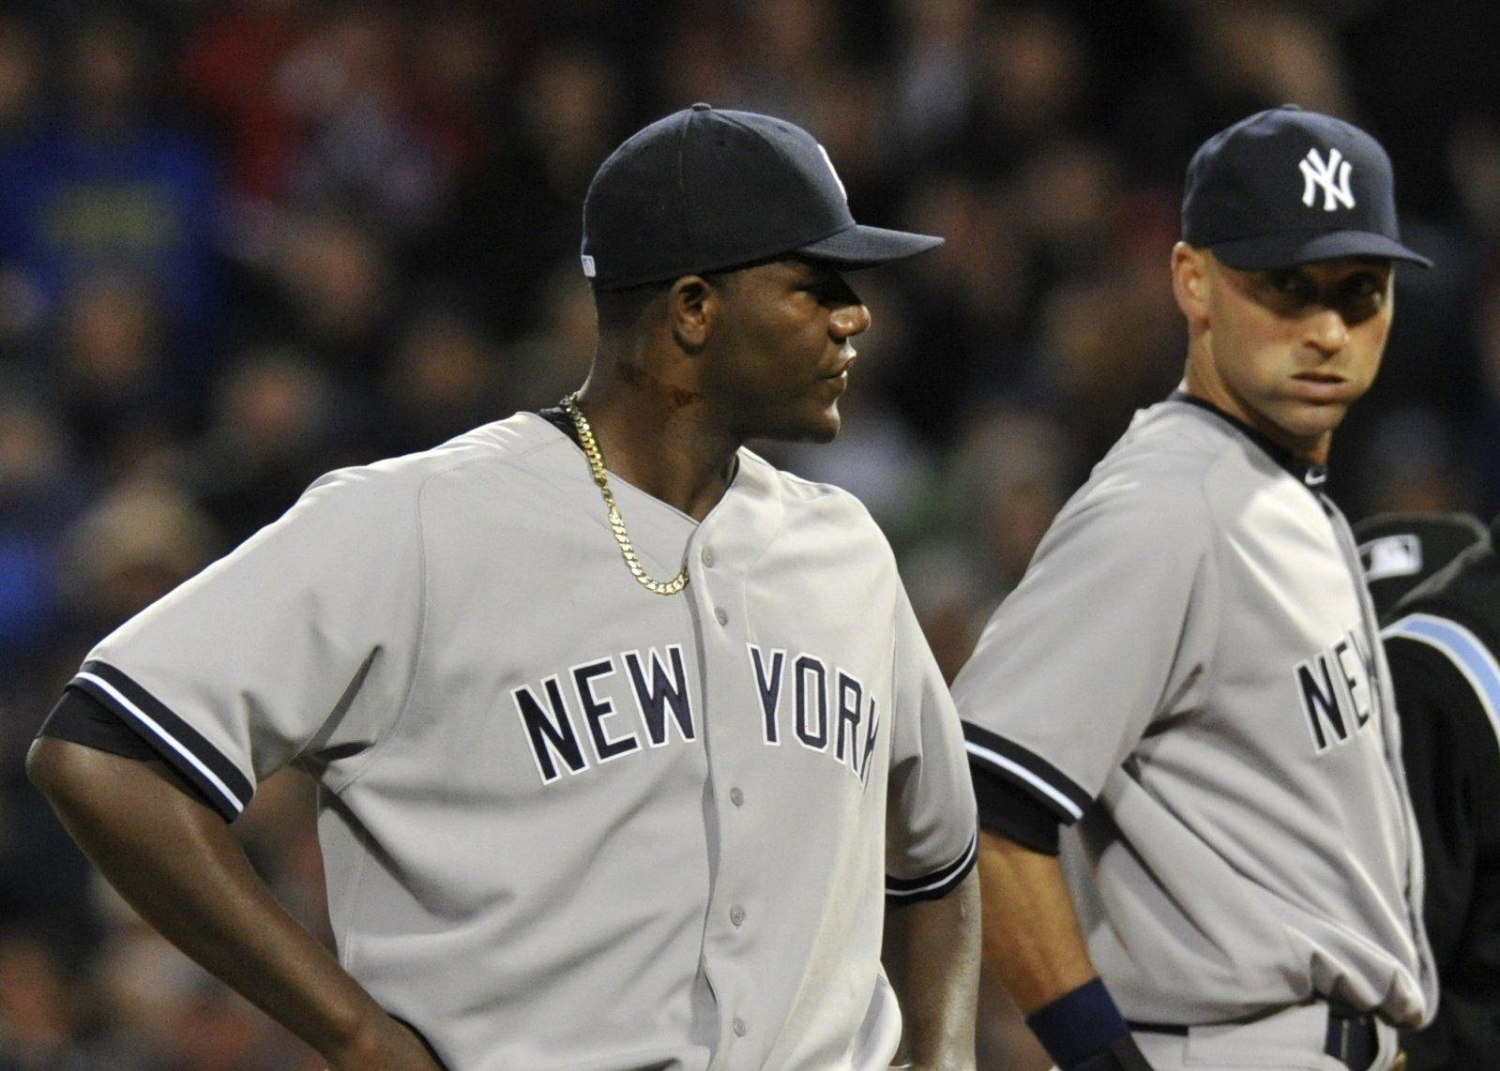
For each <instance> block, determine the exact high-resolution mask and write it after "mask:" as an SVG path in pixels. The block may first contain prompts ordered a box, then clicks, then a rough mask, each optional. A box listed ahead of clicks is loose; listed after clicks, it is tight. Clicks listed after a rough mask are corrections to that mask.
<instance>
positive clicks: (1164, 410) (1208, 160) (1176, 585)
mask: <svg viewBox="0 0 1500 1071" xmlns="http://www.w3.org/2000/svg"><path fill="white" fill-rule="evenodd" d="M1182 213H1183V241H1181V242H1179V243H1178V244H1177V246H1176V247H1175V248H1174V249H1173V251H1172V259H1171V274H1172V284H1173V290H1174V293H1175V296H1176V300H1177V304H1178V306H1179V308H1180V309H1181V311H1182V313H1183V315H1184V317H1185V318H1186V321H1187V328H1188V349H1187V359H1186V366H1185V377H1184V381H1183V384H1182V386H1181V388H1180V389H1179V390H1178V391H1177V392H1176V393H1175V394H1173V395H1172V396H1171V397H1170V398H1169V399H1167V400H1165V401H1163V402H1161V403H1159V404H1157V405H1155V406H1153V407H1151V408H1149V409H1147V410H1144V411H1142V412H1140V413H1138V414H1137V416H1136V418H1135V420H1134V421H1133V422H1132V424H1131V426H1130V428H1129V430H1128V431H1127V432H1126V434H1125V435H1124V436H1123V437H1122V438H1121V439H1120V441H1119V442H1118V443H1116V445H1115V446H1114V447H1113V449H1112V450H1111V451H1110V453H1109V454H1108V455H1107V456H1106V457H1105V458H1104V460H1103V461H1102V462H1100V464H1099V465H1098V466H1097V467H1096V468H1095V470H1094V472H1093V473H1092V475H1091V476H1090V478H1089V480H1088V481H1087V483H1086V484H1085V485H1084V486H1083V487H1082V488H1081V489H1080V490H1079V491H1078V493H1077V494H1076V495H1075V496H1074V497H1073V498H1072V499H1071V500H1070V501H1069V502H1068V503H1067V505H1066V506H1065V507H1064V508H1063V509H1062V510H1061V511H1060V513H1059V514H1058V516H1057V518H1056V520H1055V521H1054V523H1053V525H1052V527H1051V529H1050V530H1049V532H1048V534H1047V535H1046V537H1045V539H1044V540H1043V542H1042V544H1041V545H1040V547H1039V548H1038V550H1037V553H1036V555H1035V558H1034V560H1033V562H1032V564H1031V566H1030V568H1029V570H1028V572H1027V574H1026V576H1025V578H1024V579H1023V581H1022V582H1021V584H1020V585H1019V586H1018V587H1017V589H1016V590H1015V591H1014V592H1013V593H1012V594H1011V595H1010V596H1009V597H1008V598H1007V599H1006V600H1005V602H1004V603H1003V604H1002V605H1001V606H1000V607H999V609H998V610H997V611H996V613H995V615H994V617H993V618H992V619H991V621H990V622H989V624H988V626H987V627H986V629H985V631H984V633H983V634H982V636H981V639H980V641H979V643H978V646H977V649H976V650H975V652H974V654H973V656H972V659H971V660H970V662H969V663H968V664H967V665H966V666H965V668H964V669H963V670H962V671H961V672H960V674H959V676H958V678H957V680H956V682H955V686H954V687H955V692H954V694H955V698H956V700H957V702H958V706H959V711H960V714H961V716H962V717H963V719H964V721H965V731H966V736H967V741H968V747H969V753H970V757H971V761H972V765H973V769H974V771H975V774H976V777H975V779H976V782H978V784H977V786H976V788H977V790H978V796H979V800H980V810H981V822H982V824H983V825H984V827H985V833H984V835H983V837H982V844H981V856H980V870H981V881H982V883H983V889H984V904H985V907H984V911H985V917H984V946H985V950H984V958H985V961H986V963H987V965H988V966H990V967H991V968H992V969H993V970H994V971H995V973H996V975H997V976H998V977H999V978H1001V979H1002V980H1003V981H1004V982H1005V984H1006V985H1007V986H1008V988H1009V989H1010V991H1011V993H1012V995H1013V996H1014V997H1015V999H1016V1002H1017V1004H1018V1005H1019V1006H1020V1007H1021V1009H1022V1010H1023V1011H1024V1012H1025V1013H1026V1014H1027V1016H1028V1022H1029V1024H1030V1025H1031V1027H1032V1029H1033V1031H1034V1032H1035V1033H1036V1034H1037V1036H1038V1037H1039V1038H1040V1039H1041V1041H1042V1043H1043V1044H1044V1046H1045V1047H1046V1048H1047V1050H1048V1051H1049V1052H1050V1053H1051V1055H1052V1057H1053V1058H1054V1059H1055V1060H1056V1062H1057V1064H1058V1065H1059V1066H1060V1067H1062V1068H1064V1069H1067V1071H1083V1069H1087V1071H1108V1069H1120V1068H1128V1069H1135V1068H1142V1067H1151V1068H1157V1069H1159V1071H1160V1069H1177V1068H1188V1067H1194V1068H1197V1067H1231V1066H1232V1067H1236V1068H1308V1069H1311V1068H1353V1069H1355V1071H1366V1069H1368V1068H1375V1069H1380V1071H1383V1069H1385V1068H1389V1067H1391V1066H1392V1064H1393V1062H1394V1061H1395V1059H1396V1028H1397V1027H1398V1026H1415V1025H1417V1024H1419V1023H1421V1022H1423V1021H1424V1020H1425V1019H1426V1018H1427V1016H1428V1015H1429V1014H1430V1009H1431V1007H1432V1004H1433V1000H1434V997H1435V988H1436V987H1435V979H1434V975H1433V970H1432V964H1431V956H1430V953H1429V952H1428V949H1427V942H1426V938H1425V936H1424V933H1423V928H1422V924H1421V919H1420V910H1419V903H1418V897H1419V896H1420V892H1421V881H1422V871H1421V860H1420V852H1419V849H1418V846H1417V843H1416V833H1415V828H1414V825H1413V817H1412V812H1411V805H1410V802H1409V800H1408V798H1407V790H1406V787H1405V783H1404V780H1403V777H1402V773H1401V769H1400V764H1399V761H1398V757H1399V753H1400V741H1399V736H1398V726H1397V722H1396V719H1395V718H1394V717H1393V716H1392V712H1391V709H1390V685H1389V681H1388V678H1387V675H1386V667H1385V663H1384V660H1383V658H1382V656H1381V649H1380V643H1379V639H1378V635H1377V630H1376V623H1375V619H1374V614H1373V611H1372V608H1371V605H1370V602H1369V597H1368V593H1367V592H1366V590H1365V588H1364V584H1363V582H1362V579H1361V576H1360V566H1359V558H1358V554H1357V552H1356V549H1355V544H1354V541H1353V539H1352V537H1351V535H1350V532H1349V528H1348V525H1347V524H1346V523H1345V521H1344V518H1343V517H1342V515H1341V514H1340V513H1339V511H1338V510H1337V509H1336V508H1335V507H1334V505H1333V504H1332V503H1331V502H1330V501H1329V500H1328V498H1327V497H1326V496H1325V495H1324V494H1323V492H1322V486H1323V483H1324V479H1325V475H1326V470H1325V463H1326V461H1327V458H1328V452H1329V444H1330V440H1331V437H1332V433H1333V430H1334V428H1335V427H1336V426H1337V425H1338V424H1339V422H1340V421H1341V420H1342V419H1343V416H1344V413H1345V412H1346V410H1347V409H1348V408H1349V406H1350V405H1351V404H1352V403H1353V402H1354V401H1355V400H1356V399H1358V398H1359V396H1360V395H1361V394H1363V393H1364V391H1365V390H1366V389H1367V388H1368V387H1369V386H1370V383H1371V381H1372V380H1373V378H1374V376H1375V373H1376V369H1377V367H1378V366H1379V363H1380V359H1381V353H1382V350H1383V349H1384V348H1385V343H1386V338H1387V334H1388V332H1389V329H1390V324H1391V314H1392V308H1391V294H1392V284H1393V278H1392V273H1393V263H1394V262H1395V261H1412V262H1416V263H1420V264H1426V263H1427V262H1426V261H1425V260H1423V258H1421V257H1420V256H1418V255H1417V254H1415V253H1413V252H1412V251H1411V250H1409V249H1407V248H1406V247H1405V246H1404V245H1402V244H1401V243H1400V240H1399V237H1398V232H1397V225H1396V214H1395V207H1394V195H1393V189H1392V180H1391V170H1390V162H1389V160H1388V158H1387V157H1386V154H1385V152H1384V150H1383V149H1382V148H1381V147H1380V146H1379V144H1378V143H1377V142H1376V141H1375V140H1374V139H1373V138H1371V137H1370V136H1369V135H1367V134H1365V133H1364V132H1362V131H1360V130H1358V129H1356V128H1355V127H1353V126H1351V125H1349V124H1348V123H1345V122H1342V121H1340V120H1338V119H1335V118H1331V117H1329V116H1325V115H1320V114H1317V113H1314V112H1310V111H1304V110H1301V109H1298V108H1295V107H1291V106H1288V107H1284V108H1278V109H1275V110H1271V111H1265V112H1261V113H1258V114H1256V115H1253V116H1250V117H1248V118H1246V119H1244V120H1242V121H1240V122H1238V123H1236V124H1234V125H1233V126H1230V127H1229V128H1228V129H1226V130H1224V131H1222V132H1221V133H1219V134H1217V135H1216V136H1214V137H1212V138H1210V139H1209V140H1208V141H1207V142H1205V143H1204V144H1203V146H1201V147H1200V148H1199V150H1198V152H1197V153H1196V155H1195V156H1194V157H1193V160H1192V162H1191V163H1190V165H1189V167H1188V171H1187V186H1186V191H1185V197H1184V201H1183V209H1182ZM1062 826H1068V827H1072V828H1071V829H1070V830H1069V831H1068V835H1067V836H1066V837H1065V838H1062V837H1060V828H1061V827H1062ZM1060 841H1061V843H1062V849H1063V850H1062V852H1061V856H1060V855H1059V844H1060Z"/></svg>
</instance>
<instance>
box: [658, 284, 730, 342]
mask: <svg viewBox="0 0 1500 1071" xmlns="http://www.w3.org/2000/svg"><path fill="white" fill-rule="evenodd" d="M722 301H723V295H722V293H721V292H720V290H719V288H718V287H716V286H714V284H713V283H711V282H709V281H708V280H707V279H705V278H703V276H701V275H684V276H682V278H680V279H678V280H677V281H676V282H675V283H673V284H672V288H671V290H669V291H668V292H667V316H668V317H669V319H670V320H671V327H672V337H673V338H675V339H676V340H677V344H678V345H679V346H681V347H682V348H683V349H684V350H686V351H687V352H689V353H697V352H698V351H699V350H701V349H702V348H703V346H704V344H705V343H706V342H707V341H708V336H709V333H710V332H711V331H712V329H713V322H714V319H715V317H716V316H717V315H718V313H719V306H720V304H721V303H722Z"/></svg>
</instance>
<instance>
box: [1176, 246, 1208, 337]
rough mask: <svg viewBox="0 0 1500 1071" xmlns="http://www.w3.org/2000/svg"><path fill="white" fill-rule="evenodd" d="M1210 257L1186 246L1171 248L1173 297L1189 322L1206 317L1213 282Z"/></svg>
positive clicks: (1204, 252) (1202, 251)
mask: <svg viewBox="0 0 1500 1071" xmlns="http://www.w3.org/2000/svg"><path fill="white" fill-rule="evenodd" d="M1208 257H1209V254H1208V253H1207V252H1206V251H1205V250H1202V249H1194V248H1193V247H1192V246H1190V245H1188V244H1187V243H1186V242H1178V243H1177V244H1176V245H1174V246H1173V247H1172V296H1173V297H1175V298H1176V299H1177V307H1178V308H1179V309H1181V310H1182V314H1183V315H1184V316H1186V317H1187V318H1188V320H1189V322H1195V321H1200V320H1203V319H1205V318H1207V316H1208V297H1209V291H1210V288H1211V287H1212V285H1213V283H1212V280H1210V279H1209V277H1208V271H1209V262H1208Z"/></svg>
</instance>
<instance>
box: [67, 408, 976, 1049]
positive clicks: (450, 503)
mask: <svg viewBox="0 0 1500 1071" xmlns="http://www.w3.org/2000/svg"><path fill="white" fill-rule="evenodd" d="M613 486H614V488H615V493H616V495H617V498H618V500H619V502H620V506H621V509H622V510H623V512H624V514H625V516H626V517H627V518H628V520H629V523H630V531H631V535H632V538H633V539H634V541H635V543H636V547H637V549H638V551H639V553H640V555H641V558H642V561H643V563H644V564H645V565H646V567H647V569H648V570H654V571H655V572H656V573H657V574H659V575H670V574H671V573H673V572H674V571H675V570H676V569H677V568H678V566H679V564H680V563H681V562H682V561H683V555H684V548H686V551H687V553H688V554H689V555H690V558H689V560H690V570H691V582H690V584H689V586H688V588H687V590H686V592H684V593H683V594H682V595H680V596H673V597H670V598H663V597H660V596H657V595H653V594H651V593H649V592H647V591H645V590H644V589H643V588H642V587H641V586H640V585H639V584H637V583H636V581H635V579H634V578H633V577H632V576H631V574H630V573H629V572H628V571H627V569H626V568H625V566H624V564H623V563H622V561H621V560H620V555H619V552H618V549H617V547H616V545H615V541H614V539H613V537H612V536H611V533H610V529H609V527H608V523H607V520H606V516H605V511H604V508H603V504H602V502H601V501H600V497H599V493H598V490H597V489H596V488H595V486H594V484H593V483H592V482H591V481H590V478H589V474H588V470H587V467H586V465H585V462H584V459H583V457H582V456H581V454H580V452H579V450H578V448H577V447H576V446H575V445H574V444H573V443H572V442H570V441H569V440H568V439H567V437H565V436H564V435H563V434H561V433H560V432H559V431H558V430H557V429H556V428H555V427H553V426H552V425H551V424H549V423H548V422H547V421H546V420H544V419H542V418H541V417H539V416H537V415H535V414H520V415H517V416H515V417H512V418H510V419H508V420H504V421H501V422H498V423H495V424H491V425H488V426H486V427H483V428H480V429H477V430H476V431H474V432H471V433H470V434H468V435H466V436H463V437H461V438H459V439H456V440H454V441H453V442H451V443H449V444H447V445H445V446H443V447H440V448H438V449H436V450H433V451H430V452H427V453H424V454H417V455H413V456H410V457H406V458H398V459H394V460H391V461H386V462H381V463H378V464H376V465H372V466H369V467H366V468H356V469H349V470H343V471H340V472H336V473H333V474H330V475H329V476H327V477H324V478H323V479H322V480H321V481H319V482H318V483H317V484H315V485H314V486H313V487H312V488H311V489H310V490H309V491H308V492H307V494H306V495H305V496H304V497H303V498H302V499H301V501H299V502H298V503H297V505H296V506H295V507H294V508H293V509H292V510H291V511H290V512H289V513H288V514H287V515H286V516H285V517H284V518H283V519H282V520H281V521H279V522H278V523H276V524H275V525H273V526H271V527H270V528H267V529H265V530H263V531H262V532H260V533H259V534H257V535H256V536H254V537H253V538H252V539H250V540H249V541H248V542H247V543H246V544H244V545H243V546H242V547H241V548H240V549H239V550H237V551H236V552H235V553H234V554H232V555H231V556H229V557H228V558H226V559H225V560H223V561H221V562H219V563H217V564H216V565H214V566H212V567H210V568H209V569H208V570H207V571H205V572H204V573H203V574H201V575H200V576H198V577H197V578H195V579H194V580H192V581H190V582H188V583H187V584H185V585H184V586H183V587H181V588H180V589H178V590H177V591H176V592H174V593H173V594H172V595H170V596H168V597H167V598H165V599H164V600H162V601H161V602H159V603H157V604H156V605H155V606H153V607H151V608H149V609H148V610H146V611H145V612H143V613H142V614H140V615H139V616H138V617H136V618H134V619H133V620H131V621H130V622H128V623H126V624H125V625H124V626H123V627H121V628H120V629H119V630H118V631H116V632H115V633H114V634H112V635H111V636H109V637H107V638H106V639H105V640H104V641H103V642H102V643H100V644H99V646H98V647H97V648H95V649H94V651H93V652H91V654H90V656H89V661H88V662H87V663H86V664H85V666H84V667H83V669H82V671H81V672H80V673H79V675H78V676H77V678H76V679H75V681H74V684H75V686H78V687H81V688H84V689H86V690H88V691H89V692H90V693H91V694H93V695H94V696H95V697H97V698H98V699H100V700H102V701H103V702H105V703H106V704H108V705H109V706H111V707H112V708H114V709H115V710H116V711H117V712H119V713H120V714H121V715H122V716H123V717H124V718H126V720H128V721H129V722H130V723H131V724H132V725H133V726H134V727H136V728H137V730H138V731H139V732H141V733H142V734H143V735H144V736H146V737H147V738H148V739H150V740H152V741H153V742H154V743H155V744H156V746H157V747H158V749H159V750H160V751H161V753H162V754H164V755H165V756H166V757H167V758H168V759H169V760H170V761H171V762H173V763H174V765H175V766H176V767H177V769H178V770H180V771H181V772H182V773H183V774H184V775H185V776H187V777H188V778H190V779H191V780H192V781H193V782H194V783H195V784H196V785H198V786H199V788H200V789H201V790H202V791H203V792H204V793H205V795H206V796H207V797H208V798H209V799H211V800H212V801H214V802H215V804H216V806H217V807H218V808H219V810H220V811H221V812H223V814H224V815H225V816H226V817H233V816H234V815H235V814H236V813H238V812H239V811H240V810H241V809H242V808H243V807H244V805H245V804H246V802H247V801H248V800H249V799H250V796H251V792H252V790H253V789H252V786H253V784H254V782H255V781H256V780H257V779H260V778H263V777H265V776H266V775H267V774H269V773H271V772H272V771H273V770H275V769H277V768H279V767H281V766H283V765H287V764H290V765H293V766H297V767H300V768H302V769H305V770H307V771H309V772H310V773H312V774H313V775H314V776H315V777H316V778H317V780H318V781H319V782H320V786H321V792H320V815H319V834H320V838H321V842H322V846H323V851H324V854H325V859H326V868H327V874H328V886H329V907H330V915H331V919H332V923H333V927H334V930H335V933H336V935H337V939H338V949H339V955H340V958H341V960H342V962H343V964H344V965H345V966H346V967H347V969H348V970H349V971H350V972H351V973H352V974H353V975H355V976H356V977H357V978H358V979H360V980H361V982H363V983H364V984H365V985H366V986H367V987H368V988H369V989H370V990H371V992H372V993H373V994H374V995H375V996H376V998H377V999H379V1000H380V1001H381V1002H382V1003H383V1004H384V1005H385V1006H386V1007H387V1009H388V1010H390V1011H391V1012H392V1013H393V1014H395V1015H397V1016H399V1017H401V1018H403V1019H406V1020H408V1021H410V1022H411V1023H413V1024H414V1025H416V1026H417V1027H418V1028H419V1029H420V1030H421V1031H422V1033H423V1034H424V1035H425V1036H426V1037H427V1038H428V1039H429V1040H430V1041H431V1042H432V1044H433V1045H434V1047H435V1048H436V1049H437V1051H438V1053H439V1055H440V1056H441V1057H442V1058H443V1060H444V1061H445V1063H446V1064H447V1065H448V1066H449V1067H452V1068H454V1069H455V1071H501V1069H506V1071H513V1069H516V1068H526V1069H527V1071H546V1069H553V1068H570V1069H585V1068H587V1069H606V1068H639V1067H653V1068H658V1067H659V1068H683V1069H687V1068H710V1067H712V1068H715V1069H718V1068H724V1069H729V1068H807V1069H814V1068H816V1069H820V1071H822V1069H828V1068H850V1069H856V1068H857V1069H865V1068H877V1067H878V1068H884V1067H885V1066H886V1065H887V1063H888V1061H889V1059H890V1057H891V1055H892V1053H893V1052H894V1051H895V1048H896V1043H897V1039H898V1037H899V1032H900V1016H899V1012H898V1010H897V1008H896V1006H895V1001H894V999H893V997H892V994H891V991H890V988H889V986H888V983H887V982H886V980H885V977H884V975H883V973H882V970H881V967H880V962H879V957H880V944H881V931H882V923H883V910H884V907H885V896H886V894H887V893H889V894H890V895H891V896H893V897H895V898H896V899H897V900H901V899H908V900H910V899H920V898H924V897H931V896H936V895H942V894H943V893H945V892H946V891H948V890H950V889H951V888H952V887H953V886H955V885H956V884H957V883H958V882H959V881H960V880H961V879H962V878H963V876H964V874H965V873H966V872H967V871H968V869H969V867H970V866H971V865H972V861H973V856H974V852H975V838H976V830H975V804H974V799H973V794H972V789H971V787H970V784H969V780H968V769H967V765H966V762H965V759H964V750H963V740H962V733H961V729H960V727H959V724H958V719H957V716H956V713H955V711H954V709H953V706H952V703H951V700H950V699H949V697H948V693H947V690H946V688H945V687H944V684H943V681H942V679H941V676H940V674H939V673H938V670H937V668H936V666H935V664H934V662H933V660H932V657H931V654H930V653H929V651H928V649H927V646H926V644H925V641H924V640H923V638H922V635H921V633H920V631H919V629H918V626H917V623H916V620H915V618H914V616H913V614H912V611H911V608H910V606H909V605H908V603H907V601H906V596H905V593H904V591H903V590H902V587H901V585H900V582H899V580H898V577H897V574H896V568H895V563H894V559H893V556H892V554H891V552H890V549H889V547H888V546H887V544H886V542H885V540H884V538H883V537H882V536H881V534H880V533H879V531H878V529H877V528H876V526H875V525H874V523H873V522H872V521H871V520H870V519H869V516H868V514H866V513H865V512H864V510H863V509H862V507H860V506H859V505H858V503H857V502H855V500H854V499H852V498H851V497H850V496H848V495H847V494H845V493H843V492H841V491H838V490H835V489H832V488H829V487H825V486H821V485H816V484H811V483H808V482H805V481H802V480H799V479H796V478H794V477H791V476H788V475H786V474H784V473H781V472H778V471H776V470H775V469H774V468H772V467H771V466H770V465H768V464H767V463H766V462H765V461H763V460H762V459H760V458H759V457H757V456H756V455H755V454H753V453H751V452H749V451H741V452H740V454H739V459H738V472H737V475H736V476H735V478H734V481H733V484H732V486H731V487H730V489H729V491H728V493H727V494H726V495H725V497H724V499H723V500H722V501H721V502H720V503H719V504H718V506H717V507H716V508H715V509H714V510H713V511H712V513H710V515H709V516H708V517H707V518H706V519H705V520H704V521H703V522H702V523H701V524H695V523H694V522H693V521H692V520H691V519H690V518H688V517H687V516H685V515H683V514H681V513H679V512H678V511H676V510H674V509H672V508H670V507H668V506H666V505H665V504H663V503H662V502H660V501H658V500H656V499H654V498H651V497H650V496H648V495H646V494H644V493H642V492H640V491H638V490H636V489H634V488H632V487H630V486H628V485H627V484H625V483H624V482H622V481H619V480H616V481H614V484H613Z"/></svg>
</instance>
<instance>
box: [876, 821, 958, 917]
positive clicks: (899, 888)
mask: <svg viewBox="0 0 1500 1071" xmlns="http://www.w3.org/2000/svg"><path fill="white" fill-rule="evenodd" d="M978 858H979V829H978V828H977V827H976V828H975V830H974V835H973V836H972V837H970V838H969V846H968V847H967V848H965V849H964V851H963V854H962V855H960V856H959V857H958V858H957V859H955V860H953V862H951V863H949V864H948V865H947V866H944V867H942V868H940V869H938V870H935V871H933V872H932V873H931V874H924V875H923V876H922V877H920V878H893V877H889V876H887V877H886V879H885V899H886V904H887V906H889V907H904V906H905V905H907V904H915V903H917V902H918V901H921V900H941V899H942V898H943V897H945V896H947V895H948V894H949V893H950V892H952V891H953V890H954V889H956V888H958V885H959V883H960V882H962V881H963V880H964V878H966V877H968V876H969V871H970V870H973V869H974V861H975V860H976V859H978Z"/></svg>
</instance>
